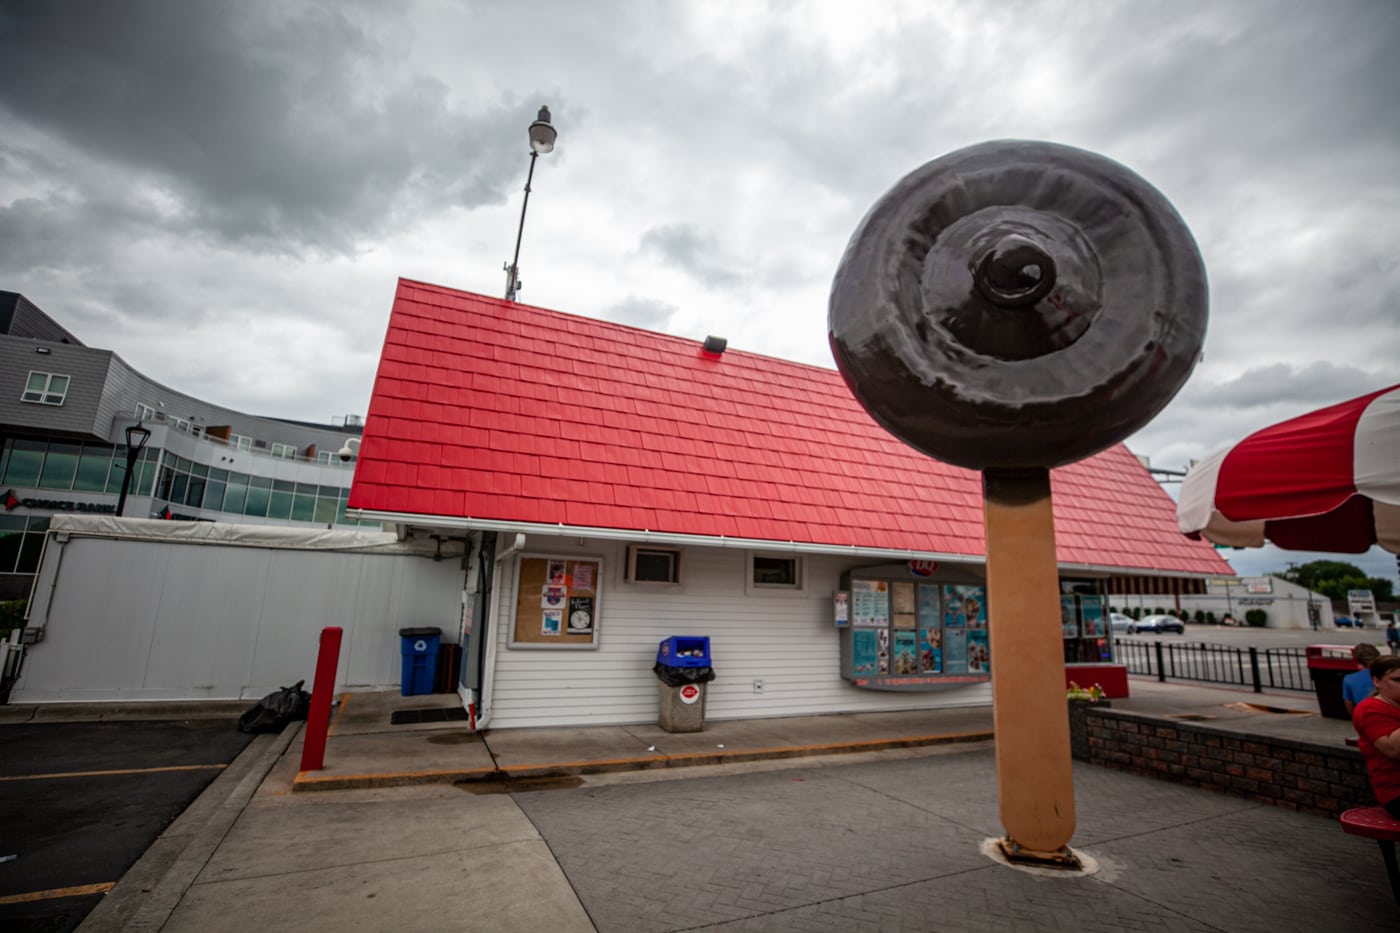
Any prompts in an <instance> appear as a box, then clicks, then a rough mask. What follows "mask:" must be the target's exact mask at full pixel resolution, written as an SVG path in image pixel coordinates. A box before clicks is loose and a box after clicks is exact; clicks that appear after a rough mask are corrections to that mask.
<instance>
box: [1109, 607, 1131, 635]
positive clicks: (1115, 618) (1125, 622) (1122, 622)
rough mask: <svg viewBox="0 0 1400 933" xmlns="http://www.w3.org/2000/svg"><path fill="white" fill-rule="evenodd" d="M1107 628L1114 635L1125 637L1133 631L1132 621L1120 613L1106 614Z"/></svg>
mask: <svg viewBox="0 0 1400 933" xmlns="http://www.w3.org/2000/svg"><path fill="white" fill-rule="evenodd" d="M1108 627H1109V631H1111V632H1113V634H1115V635H1126V634H1127V633H1128V632H1131V631H1132V630H1133V620H1132V618H1131V617H1130V616H1125V615H1123V613H1121V612H1110V613H1109V614H1108Z"/></svg>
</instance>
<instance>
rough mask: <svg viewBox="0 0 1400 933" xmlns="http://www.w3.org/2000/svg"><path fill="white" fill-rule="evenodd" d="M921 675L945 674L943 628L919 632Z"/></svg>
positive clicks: (925, 629) (924, 629)
mask: <svg viewBox="0 0 1400 933" xmlns="http://www.w3.org/2000/svg"><path fill="white" fill-rule="evenodd" d="M919 673H920V674H941V673H943V630H942V629H941V628H923V629H920V630H919Z"/></svg>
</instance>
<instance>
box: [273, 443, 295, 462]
mask: <svg viewBox="0 0 1400 933" xmlns="http://www.w3.org/2000/svg"><path fill="white" fill-rule="evenodd" d="M272 455H273V456H274V457H281V458H282V459H283V460H295V459H296V457H297V449H296V448H295V447H293V446H292V445H291V444H273V445H272Z"/></svg>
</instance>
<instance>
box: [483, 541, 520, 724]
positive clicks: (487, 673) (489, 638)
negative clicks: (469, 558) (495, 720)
mask: <svg viewBox="0 0 1400 933" xmlns="http://www.w3.org/2000/svg"><path fill="white" fill-rule="evenodd" d="M476 527H480V526H476ZM484 530H488V531H489V530H491V529H484ZM523 550H525V535H524V533H522V532H516V534H515V540H513V541H511V543H510V544H509V545H508V546H507V547H505V548H504V549H502V550H500V551H497V552H496V559H495V560H494V561H492V563H494V564H495V567H494V568H492V571H491V602H490V603H489V604H488V605H486V606H485V607H484V608H483V610H482V611H483V612H484V613H485V614H486V618H488V619H490V620H491V622H490V624H488V625H487V626H486V643H485V644H484V645H482V650H483V651H485V652H486V657H485V659H484V660H483V663H482V665H481V695H480V696H479V697H477V698H476V728H477V730H478V731H480V730H481V729H484V728H486V724H487V723H488V722H490V721H491V703H490V697H491V687H492V685H493V684H494V683H495V682H496V644H497V638H498V637H499V633H498V632H497V631H496V629H497V625H496V624H495V623H496V606H498V605H500V600H501V593H502V592H503V590H502V588H501V585H500V582H501V567H502V566H503V565H504V564H505V562H506V561H507V560H509V559H510V558H512V557H514V556H515V555H516V554H519V553H520V552H521V551H523ZM511 585H512V586H514V585H515V581H514V579H512V580H511ZM507 605H509V603H507Z"/></svg>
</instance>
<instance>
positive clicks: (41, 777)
mask: <svg viewBox="0 0 1400 933" xmlns="http://www.w3.org/2000/svg"><path fill="white" fill-rule="evenodd" d="M227 767H228V765H226V764H218V765H169V766H167V767H164V768H113V769H111V770H108V771H56V772H54V773H52V774H9V775H4V776H2V777H0V783H5V782H8V781H47V780H50V779H52V778H82V777H108V776H110V775H114V774H158V773H160V772H162V771H221V770H223V769H224V768H227Z"/></svg>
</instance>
